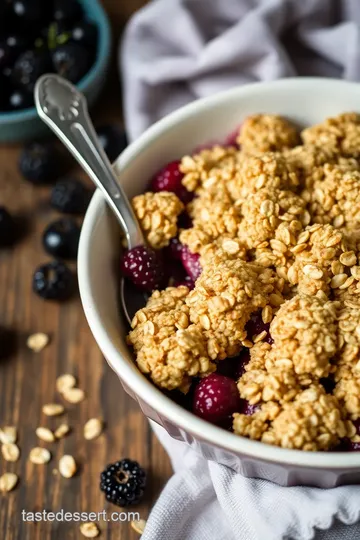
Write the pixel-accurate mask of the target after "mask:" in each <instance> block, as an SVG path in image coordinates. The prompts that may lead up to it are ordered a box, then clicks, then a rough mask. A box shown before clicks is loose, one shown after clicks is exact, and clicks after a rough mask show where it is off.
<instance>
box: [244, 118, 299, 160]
mask: <svg viewBox="0 0 360 540" xmlns="http://www.w3.org/2000/svg"><path fill="white" fill-rule="evenodd" d="M237 141H238V143H239V145H240V146H241V148H242V149H243V150H244V152H268V151H274V150H285V149H287V148H291V147H292V146H296V144H298V142H299V134H298V132H297V131H296V129H295V127H294V126H293V125H292V124H291V123H290V122H288V121H287V120H286V119H285V118H281V116H276V115H271V114H254V115H253V116H249V117H248V118H247V119H246V120H245V122H244V123H243V124H242V126H241V129H240V133H239V136H238V139H237Z"/></svg>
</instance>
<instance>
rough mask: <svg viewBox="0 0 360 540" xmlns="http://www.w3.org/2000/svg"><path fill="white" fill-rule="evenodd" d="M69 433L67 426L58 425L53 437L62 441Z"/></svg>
mask: <svg viewBox="0 0 360 540" xmlns="http://www.w3.org/2000/svg"><path fill="white" fill-rule="evenodd" d="M69 431H70V427H69V426H68V425H67V424H60V426H59V427H58V428H56V429H55V431H54V435H55V437H56V438H57V439H62V438H63V437H65V436H66V435H67V434H68V433H69Z"/></svg>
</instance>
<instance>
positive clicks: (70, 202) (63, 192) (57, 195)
mask: <svg viewBox="0 0 360 540" xmlns="http://www.w3.org/2000/svg"><path fill="white" fill-rule="evenodd" d="M90 196H91V191H90V190H89V189H88V188H87V187H86V186H84V184H83V183H82V182H80V180H77V179H76V178H63V179H62V180H58V181H57V182H56V184H55V186H54V187H53V189H52V192H51V197H50V204H51V206H52V207H53V208H55V210H58V211H59V212H63V213H64V214H79V215H81V214H84V213H85V211H86V208H87V206H88V204H89V201H90Z"/></svg>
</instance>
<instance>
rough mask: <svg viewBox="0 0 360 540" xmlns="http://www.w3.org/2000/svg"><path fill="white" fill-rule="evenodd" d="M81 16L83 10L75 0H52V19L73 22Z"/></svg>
mask: <svg viewBox="0 0 360 540" xmlns="http://www.w3.org/2000/svg"><path fill="white" fill-rule="evenodd" d="M82 16H83V10H82V7H81V5H80V4H79V2H77V1H76V0H54V19H55V20H56V21H60V22H66V23H74V22H75V21H78V20H79V19H81V17H82Z"/></svg>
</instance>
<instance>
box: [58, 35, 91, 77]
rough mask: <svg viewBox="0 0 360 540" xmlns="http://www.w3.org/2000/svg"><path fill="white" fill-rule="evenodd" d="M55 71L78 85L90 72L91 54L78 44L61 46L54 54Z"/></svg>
mask: <svg viewBox="0 0 360 540" xmlns="http://www.w3.org/2000/svg"><path fill="white" fill-rule="evenodd" d="M52 61H53V65H54V68H55V71H56V72H57V73H58V74H59V75H61V76H62V77H64V78H65V79H68V80H69V81H71V82H72V83H77V82H79V81H80V79H82V78H83V77H84V75H85V74H86V73H87V72H88V71H89V68H90V65H91V59H90V54H89V52H88V50H87V49H86V48H85V47H82V46H81V45H78V44H77V43H66V44H65V45H60V46H59V47H57V48H56V49H55V50H54V51H53V53H52Z"/></svg>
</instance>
